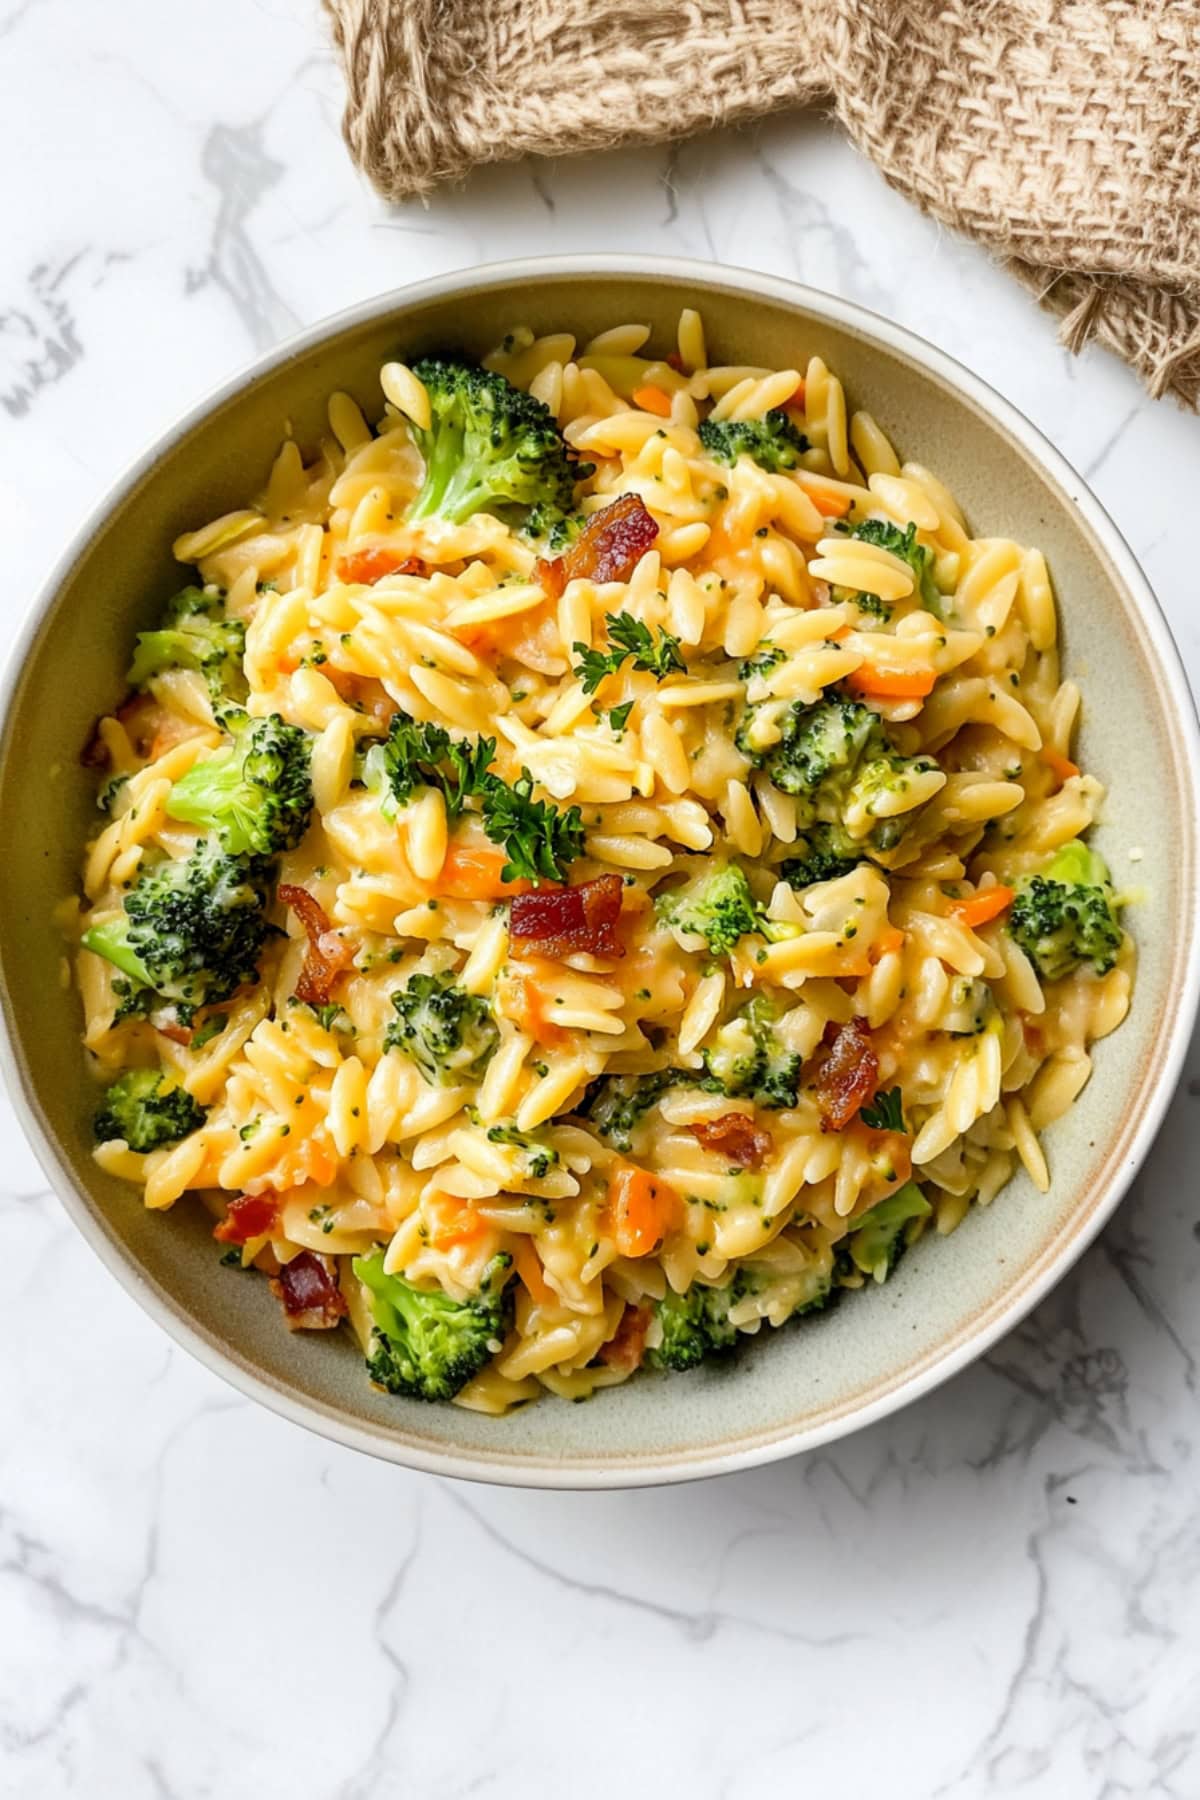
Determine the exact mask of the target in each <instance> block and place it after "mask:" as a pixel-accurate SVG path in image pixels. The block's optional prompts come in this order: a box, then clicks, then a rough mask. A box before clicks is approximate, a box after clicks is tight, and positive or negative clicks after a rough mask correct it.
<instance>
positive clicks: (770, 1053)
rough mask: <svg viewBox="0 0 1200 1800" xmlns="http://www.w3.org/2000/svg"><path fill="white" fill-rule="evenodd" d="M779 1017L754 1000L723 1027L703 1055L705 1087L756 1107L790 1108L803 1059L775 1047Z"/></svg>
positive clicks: (769, 1005)
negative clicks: (751, 1103)
mask: <svg viewBox="0 0 1200 1800" xmlns="http://www.w3.org/2000/svg"><path fill="white" fill-rule="evenodd" d="M778 1017H779V1013H778V1009H777V1008H776V1007H775V1005H774V1004H773V1002H772V1001H771V1000H770V999H768V997H767V996H766V995H765V994H756V995H755V996H754V998H753V999H752V1000H751V1001H750V1002H749V1004H748V1005H747V1006H744V1007H743V1008H742V1010H741V1011H740V1012H739V1013H735V1014H734V1016H733V1018H732V1019H730V1020H729V1021H728V1022H727V1023H726V1024H724V1025H722V1026H721V1029H720V1030H719V1031H718V1032H717V1035H716V1038H715V1039H714V1041H713V1042H712V1044H710V1045H709V1047H708V1049H706V1050H705V1051H704V1053H703V1054H704V1067H705V1071H706V1073H707V1077H708V1079H707V1081H706V1082H705V1083H704V1086H705V1087H707V1088H708V1089H709V1090H710V1091H711V1092H714V1093H719V1094H727V1095H728V1096H729V1098H730V1099H733V1098H735V1097H742V1096H746V1097H748V1098H750V1099H753V1100H756V1101H757V1102H758V1104H759V1105H760V1106H765V1107H770V1108H775V1109H778V1108H780V1107H787V1106H795V1104H796V1095H797V1092H798V1090H799V1086H800V1069H801V1064H802V1062H803V1058H802V1057H800V1056H798V1055H797V1054H795V1052H793V1051H791V1050H787V1049H785V1048H784V1046H783V1045H782V1044H781V1043H780V1042H779V1038H778V1035H777V1034H776V1032H775V1029H774V1027H775V1023H776V1021H777V1019H778Z"/></svg>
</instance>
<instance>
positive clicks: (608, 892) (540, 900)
mask: <svg viewBox="0 0 1200 1800" xmlns="http://www.w3.org/2000/svg"><path fill="white" fill-rule="evenodd" d="M623 885H624V884H623V882H622V880H621V877H620V876H619V875H598V876H597V877H596V879H595V881H581V882H580V883H579V885H578V886H577V887H568V888H560V889H559V890H558V892H557V893H546V892H545V891H544V890H543V889H535V890H534V892H533V893H532V894H517V895H516V896H515V897H514V899H513V902H512V910H511V912H510V913H509V927H508V929H509V938H510V940H511V943H512V948H513V951H514V952H515V954H516V955H518V956H520V955H521V954H522V953H523V952H532V953H533V954H534V955H536V956H570V955H572V954H573V953H574V952H575V951H578V950H586V951H588V952H589V953H590V954H591V955H592V956H624V954H625V949H624V946H623V945H622V944H620V943H618V941H617V934H616V924H617V919H618V917H619V916H620V912H621V891H622V888H623Z"/></svg>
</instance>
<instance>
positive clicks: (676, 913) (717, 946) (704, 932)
mask: <svg viewBox="0 0 1200 1800" xmlns="http://www.w3.org/2000/svg"><path fill="white" fill-rule="evenodd" d="M655 911H656V913H657V914H658V917H659V919H660V920H661V922H662V923H663V924H664V925H666V926H667V927H668V928H669V929H670V930H672V931H674V932H677V933H681V934H682V935H683V936H685V937H702V938H703V939H704V941H705V943H706V944H707V945H708V948H709V950H710V952H711V953H712V955H713V956H728V954H729V952H730V951H731V950H732V949H733V948H734V946H735V945H736V944H737V942H738V940H739V939H740V938H743V937H745V935H746V934H747V932H751V931H758V930H759V929H760V927H761V924H762V913H761V910H760V908H759V906H758V903H757V901H756V900H755V898H754V895H753V894H752V893H751V892H750V883H749V882H748V881H747V880H746V877H745V874H744V872H743V871H742V869H741V868H740V867H739V866H738V864H737V863H718V864H717V866H716V868H715V869H714V870H713V871H712V873H711V875H704V876H701V878H700V879H699V880H698V881H695V882H691V883H689V884H688V886H687V887H685V888H680V889H677V890H675V891H673V892H671V893H667V894H664V895H662V896H661V897H660V898H659V899H658V900H656V901H655Z"/></svg>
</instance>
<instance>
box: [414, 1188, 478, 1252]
mask: <svg viewBox="0 0 1200 1800" xmlns="http://www.w3.org/2000/svg"><path fill="white" fill-rule="evenodd" d="M421 1210H422V1213H423V1215H424V1219H425V1224H426V1226H427V1227H428V1229H429V1242H430V1243H431V1244H432V1245H433V1247H434V1249H435V1250H454V1249H457V1248H459V1247H460V1246H466V1245H470V1244H477V1243H478V1242H479V1240H480V1238H482V1237H486V1236H487V1234H488V1232H489V1231H490V1230H491V1226H490V1225H488V1223H487V1221H486V1220H485V1219H481V1218H480V1217H479V1214H478V1213H477V1212H476V1211H475V1208H474V1207H473V1206H472V1205H471V1203H470V1201H469V1200H460V1199H459V1198H458V1196H457V1195H456V1194H430V1195H429V1196H428V1197H427V1198H426V1199H425V1201H424V1202H423V1203H422V1209H421Z"/></svg>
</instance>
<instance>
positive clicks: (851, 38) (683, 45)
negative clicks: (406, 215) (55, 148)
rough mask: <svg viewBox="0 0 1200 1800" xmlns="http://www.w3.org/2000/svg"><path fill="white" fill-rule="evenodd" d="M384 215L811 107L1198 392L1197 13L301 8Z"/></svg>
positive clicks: (624, 4) (419, 1)
mask: <svg viewBox="0 0 1200 1800" xmlns="http://www.w3.org/2000/svg"><path fill="white" fill-rule="evenodd" d="M324 4H325V6H326V9H327V11H328V12H329V14H330V16H331V20H332V24H333V30H334V35H335V38H336V41H337V43H338V46H339V49H340V51H341V55H342V59H343V62H344V65H345V71H346V79H347V83H348V87H349V100H348V104H347V109H346V115H345V122H344V131H345V136H346V141H347V143H348V145H349V147H350V150H351V152H352V154H353V156H354V158H355V160H356V161H357V162H358V163H359V165H360V166H361V167H362V168H363V169H364V170H365V171H366V173H367V174H368V175H369V177H370V178H371V180H372V181H373V182H374V184H375V186H376V187H377V188H378V189H379V190H380V192H381V193H383V194H384V195H386V196H387V197H388V198H389V199H394V200H401V199H408V198H410V197H412V196H414V195H427V194H429V193H430V192H431V191H432V190H433V189H434V188H436V187H437V186H439V185H440V184H442V183H445V182H452V181H458V180H461V179H462V178H463V177H464V176H465V175H466V174H467V173H468V172H469V171H470V170H471V169H472V168H474V167H475V166H477V165H478V164H481V163H489V162H500V161H506V160H509V159H512V158H516V157H521V156H531V155H532V156H564V155H569V154H577V153H579V152H582V151H589V150H590V151H599V150H608V149H612V148H614V147H615V146H617V145H620V144H647V143H655V142H661V141H662V140H664V139H667V138H676V137H684V136H688V135H690V134H692V133H694V132H697V131H701V130H704V129H707V128H709V127H712V126H715V125H728V124H733V123H737V122H739V121H744V120H747V119H750V118H753V117H755V116H758V115H761V114H763V113H767V112H771V111H775V110H777V109H778V108H780V107H785V106H794V105H799V104H812V103H815V102H820V103H823V104H826V105H828V106H829V107H830V108H831V109H832V110H833V112H834V113H835V114H836V115H837V117H838V118H839V119H840V121H841V123H842V124H843V126H844V127H845V129H846V131H847V132H848V133H849V135H850V137H851V138H852V139H853V140H854V142H855V143H856V144H857V145H858V146H859V147H860V148H861V149H862V150H863V151H864V152H865V153H866V154H867V155H868V156H869V157H870V158H871V159H872V161H873V162H875V163H876V164H877V166H878V167H879V169H880V170H881V171H882V173H883V175H884V176H885V177H886V179H887V180H888V181H889V182H891V184H892V185H893V186H894V187H896V188H898V189H899V190H900V191H901V192H902V193H904V194H906V195H908V197H909V198H910V199H912V200H914V201H916V203H917V204H918V205H919V206H921V207H923V208H924V209H925V210H926V211H927V212H929V213H931V214H933V216H934V217H935V218H937V219H939V220H941V221H942V222H943V223H944V224H946V225H948V226H951V227H953V228H954V229H956V230H959V231H964V232H967V233H969V234H970V235H971V236H972V237H974V238H977V239H978V240H979V241H980V242H981V243H983V244H984V245H986V246H987V247H988V249H989V250H991V251H992V252H993V253H994V254H995V255H997V256H998V257H1000V258H1001V259H1002V260H1003V261H1004V262H1005V263H1006V264H1007V265H1008V266H1009V267H1010V268H1011V269H1012V271H1013V273H1014V274H1016V275H1017V276H1018V277H1019V278H1020V279H1021V281H1023V282H1024V283H1025V284H1026V285H1027V286H1028V287H1030V288H1032V289H1033V291H1034V292H1035V293H1036V294H1037V295H1038V297H1039V298H1040V299H1041V300H1042V301H1043V302H1044V303H1045V304H1046V305H1047V306H1049V307H1051V308H1052V309H1053V310H1054V311H1055V312H1057V313H1059V314H1061V315H1062V316H1063V336H1064V338H1065V340H1066V341H1067V342H1068V343H1069V344H1070V345H1071V347H1072V348H1073V349H1079V348H1080V347H1081V346H1082V345H1083V344H1084V343H1086V342H1087V341H1088V340H1089V339H1090V338H1096V339H1098V340H1099V341H1100V342H1102V343H1105V344H1107V345H1109V346H1110V347H1111V348H1112V349H1113V350H1115V351H1116V352H1117V353H1118V355H1120V356H1122V357H1124V358H1125V360H1126V361H1127V362H1129V363H1131V364H1132V365H1133V367H1134V368H1135V369H1136V370H1137V371H1138V373H1139V374H1140V375H1141V376H1142V378H1143V379H1144V380H1145V382H1146V383H1147V385H1148V386H1149V388H1150V391H1151V392H1152V393H1154V394H1161V393H1164V392H1167V391H1172V392H1174V393H1175V394H1176V395H1177V396H1178V397H1179V398H1180V399H1181V400H1183V401H1184V402H1185V403H1186V404H1188V405H1189V406H1195V405H1196V403H1197V399H1198V398H1200V0H1073V3H1072V0H943V3H940V4H934V3H933V0H324Z"/></svg>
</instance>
